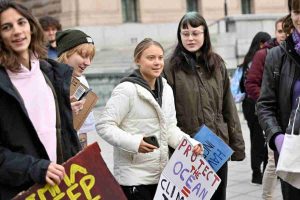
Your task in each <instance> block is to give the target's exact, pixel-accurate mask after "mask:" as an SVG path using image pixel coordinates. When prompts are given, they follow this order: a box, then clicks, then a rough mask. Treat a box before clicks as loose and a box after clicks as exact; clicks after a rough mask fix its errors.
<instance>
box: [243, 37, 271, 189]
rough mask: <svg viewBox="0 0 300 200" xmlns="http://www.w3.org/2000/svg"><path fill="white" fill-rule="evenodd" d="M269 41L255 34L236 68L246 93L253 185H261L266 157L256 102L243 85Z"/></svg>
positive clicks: (268, 38) (245, 102) (267, 38)
mask: <svg viewBox="0 0 300 200" xmlns="http://www.w3.org/2000/svg"><path fill="white" fill-rule="evenodd" d="M270 39H271V36H270V35H269V34H268V33H266V32H258V33H256V34H255V36H254V37H253V39H252V42H251V45H250V47H249V49H248V51H247V53H246V55H245V57H244V60H243V62H242V63H241V64H240V65H239V66H238V67H242V68H243V76H242V79H241V82H240V87H241V90H242V92H245V93H246V97H245V99H244V100H243V101H242V108H243V114H244V117H245V119H246V121H247V125H248V128H249V131H250V156H251V169H252V178H251V183H253V184H262V171H263V170H264V169H265V166H266V164H267V163H266V162H267V158H266V156H267V155H266V148H265V138H264V133H263V131H262V129H261V127H260V125H259V122H258V118H257V115H256V113H255V103H256V102H255V101H254V100H253V99H252V98H249V96H248V94H247V90H245V85H244V84H245V81H246V80H247V78H248V71H249V69H250V67H251V64H252V60H253V57H254V55H255V53H256V52H257V51H258V50H260V49H261V48H262V47H263V45H264V43H265V42H266V41H268V40H270ZM262 164H263V166H262Z"/></svg>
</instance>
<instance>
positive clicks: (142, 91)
mask: <svg viewBox="0 0 300 200" xmlns="http://www.w3.org/2000/svg"><path fill="white" fill-rule="evenodd" d="M166 84H167V81H166V80H165V79H164V78H162V85H163V86H162V87H165V85H166ZM135 86H136V90H137V94H138V95H139V97H140V98H141V99H144V100H145V101H147V102H149V103H150V104H151V105H152V106H153V107H154V109H155V110H156V112H157V114H158V117H159V119H160V120H161V121H163V119H164V114H163V112H162V106H160V105H159V103H158V102H157V101H156V100H155V98H154V97H153V95H152V94H151V93H150V92H149V91H148V90H147V89H146V88H144V87H142V86H140V85H139V84H135ZM164 89H165V88H164ZM162 95H163V94H162Z"/></svg>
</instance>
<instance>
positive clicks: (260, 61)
mask: <svg viewBox="0 0 300 200" xmlns="http://www.w3.org/2000/svg"><path fill="white" fill-rule="evenodd" d="M277 45H278V43H277V41H276V39H272V40H270V41H268V42H266V43H265V44H264V46H263V48H262V49H260V50H258V51H257V52H256V53H255V55H254V57H253V59H252V64H251V66H250V69H249V70H248V72H247V77H246V81H245V90H246V93H247V97H248V98H251V99H253V100H255V101H257V99H258V97H259V94H260V88H261V82H262V77H263V72H264V65H265V59H266V56H267V49H271V48H273V47H275V46H277Z"/></svg>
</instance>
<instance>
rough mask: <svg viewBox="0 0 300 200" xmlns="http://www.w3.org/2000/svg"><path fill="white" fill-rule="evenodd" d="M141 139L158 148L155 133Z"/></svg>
mask: <svg viewBox="0 0 300 200" xmlns="http://www.w3.org/2000/svg"><path fill="white" fill-rule="evenodd" d="M143 140H144V141H145V142H147V143H149V144H152V145H153V146H156V147H157V148H159V144H158V140H157V137H156V136H155V135H153V136H149V137H144V138H143Z"/></svg>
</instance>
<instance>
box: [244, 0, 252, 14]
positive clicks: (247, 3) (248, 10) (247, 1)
mask: <svg viewBox="0 0 300 200" xmlns="http://www.w3.org/2000/svg"><path fill="white" fill-rule="evenodd" d="M251 8H252V6H251V0H242V14H250V13H252V9H251Z"/></svg>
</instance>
